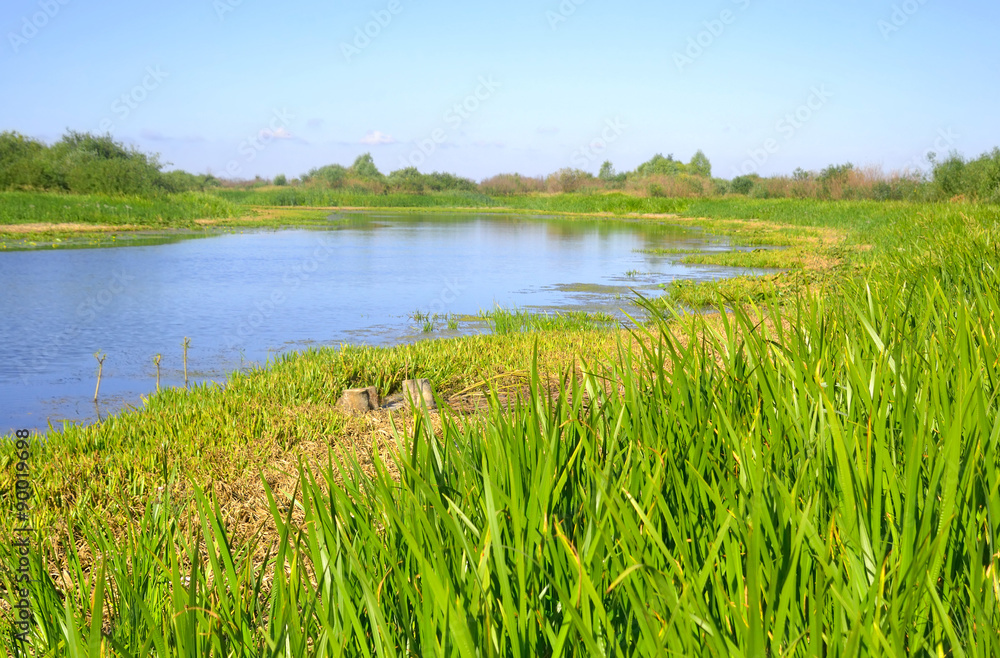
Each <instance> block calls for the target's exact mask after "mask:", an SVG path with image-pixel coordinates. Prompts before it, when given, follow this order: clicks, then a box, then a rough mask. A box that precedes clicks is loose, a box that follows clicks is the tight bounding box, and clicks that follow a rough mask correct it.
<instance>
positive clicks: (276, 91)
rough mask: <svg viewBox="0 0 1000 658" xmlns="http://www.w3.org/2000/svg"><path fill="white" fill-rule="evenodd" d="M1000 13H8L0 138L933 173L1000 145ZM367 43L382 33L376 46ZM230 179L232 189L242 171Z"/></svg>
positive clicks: (791, 8) (505, 166)
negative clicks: (924, 169)
mask: <svg viewBox="0 0 1000 658" xmlns="http://www.w3.org/2000/svg"><path fill="white" fill-rule="evenodd" d="M998 24H1000V7H998V5H997V3H995V2H986V1H985V0H976V1H973V0H950V2H947V3H946V2H944V0H922V1H921V0H906V1H905V2H902V1H882V0H877V1H874V2H873V1H865V2H862V1H860V0H844V1H841V2H836V3H834V2H790V1H779V0H771V1H770V2H765V1H763V0H717V1H714V2H704V3H680V2H672V1H667V2H662V1H661V2H647V1H640V0H631V1H630V0H624V1H623V0H618V1H617V2H610V1H609V0H538V1H528V0H505V1H503V2H500V1H499V0H479V1H477V2H452V1H447V2H433V1H432V0H352V1H350V2H347V1H344V0H323V1H320V0H287V1H285V2H274V1H273V0H272V1H269V0H175V1H174V2H170V3H166V2H151V1H146V2H142V1H138V0H128V1H125V0H102V1H101V2H100V3H94V2H90V3H88V2H84V1H83V0H4V2H3V5H2V7H0V35H2V36H3V43H2V44H0V91H2V98H3V100H2V104H0V130H16V131H19V132H21V133H24V134H27V135H30V136H33V137H37V138H41V139H44V140H46V141H49V142H51V141H55V140H57V139H58V138H59V137H60V136H61V134H62V133H63V131H64V130H65V129H67V128H70V129H73V130H81V131H83V130H89V131H94V132H98V131H101V132H103V131H110V132H111V133H112V134H113V135H114V136H115V137H116V138H117V139H119V140H122V141H125V142H128V143H131V144H134V145H136V146H137V147H138V148H141V149H143V150H147V151H153V152H158V153H160V154H161V159H162V161H163V162H166V163H171V165H172V166H171V167H169V168H174V167H179V168H183V169H187V170H189V171H194V172H206V171H211V172H213V173H215V174H216V175H221V176H227V175H231V176H237V177H243V178H252V177H253V176H254V175H257V174H259V175H262V176H265V177H271V176H273V175H275V174H278V173H286V174H287V175H288V176H289V177H293V176H296V175H298V174H300V173H303V172H305V171H307V170H309V169H310V168H312V167H316V166H320V165H323V164H329V163H334V162H338V163H342V164H350V162H352V161H353V159H354V158H355V157H356V156H357V155H359V154H361V153H364V152H366V151H370V152H371V153H372V155H373V156H374V158H375V162H376V164H377V165H378V166H379V168H380V169H381V170H382V171H385V172H389V171H391V170H395V169H399V168H401V167H403V166H409V165H410V164H413V165H417V166H418V168H419V169H420V170H421V171H449V172H453V173H457V174H460V175H463V176H468V177H471V178H475V179H477V180H478V179H482V178H484V177H487V176H489V175H492V174H496V173H501V172H513V171H517V172H520V173H522V174H528V175H537V174H545V173H549V172H552V171H555V170H558V169H560V168H562V167H579V168H582V169H587V170H589V171H592V172H595V173H596V171H597V170H598V168H599V167H600V165H601V162H603V161H604V160H611V161H612V162H613V163H614V165H615V166H616V168H617V169H619V170H628V169H633V168H635V166H637V165H638V164H640V163H641V162H643V161H645V160H648V159H649V158H650V157H651V156H652V155H654V154H655V153H663V154H668V153H672V154H673V155H674V156H675V157H677V158H679V159H683V160H687V159H689V158H690V157H691V155H692V154H693V153H694V152H695V151H696V150H697V149H702V150H703V151H704V152H705V153H706V154H707V155H708V157H709V158H710V160H711V161H712V164H713V167H714V170H713V173H714V174H715V175H716V176H720V177H724V178H731V177H732V176H734V175H737V174H739V173H746V172H750V171H756V172H759V173H761V174H764V175H769V174H774V173H790V172H791V171H792V170H794V169H795V168H796V167H800V166H801V167H804V168H806V169H819V168H822V167H823V166H826V165H828V164H831V163H840V162H845V161H851V162H854V163H855V164H858V165H882V166H883V167H885V168H886V169H896V168H901V167H904V166H921V165H923V166H925V165H926V160H925V159H924V156H925V154H926V153H927V151H928V150H936V151H937V152H944V151H948V150H951V149H957V150H959V151H961V152H963V153H964V154H966V155H978V154H979V153H981V152H983V151H986V150H989V149H991V148H992V147H994V146H997V145H1000V122H998V121H997V119H996V116H997V112H998V107H1000V102H998V101H1000V84H998V83H1000V79H998V78H1000V45H998V41H997V36H996V35H997V32H996V26H997V25H998ZM366 31H367V34H365V33H366ZM227 172H228V173H227Z"/></svg>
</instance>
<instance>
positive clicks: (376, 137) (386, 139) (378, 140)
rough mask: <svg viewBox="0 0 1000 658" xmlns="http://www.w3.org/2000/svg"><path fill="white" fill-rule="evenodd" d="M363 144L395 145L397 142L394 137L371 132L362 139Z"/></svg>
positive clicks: (376, 131)
mask: <svg viewBox="0 0 1000 658" xmlns="http://www.w3.org/2000/svg"><path fill="white" fill-rule="evenodd" d="M361 143H362V144H395V143H396V140H395V139H393V138H392V135H386V134H385V133H384V132H381V131H379V130H369V131H368V134H367V135H365V136H364V137H362V138H361Z"/></svg>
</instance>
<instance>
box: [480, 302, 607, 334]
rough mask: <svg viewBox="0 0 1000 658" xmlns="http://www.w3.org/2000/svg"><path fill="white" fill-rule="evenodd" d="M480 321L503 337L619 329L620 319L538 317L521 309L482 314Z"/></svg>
mask: <svg viewBox="0 0 1000 658" xmlns="http://www.w3.org/2000/svg"><path fill="white" fill-rule="evenodd" d="M479 319H480V320H483V321H485V322H486V325H487V327H489V329H490V331H492V332H493V333H494V334H497V335H500V336H505V335H508V334H517V333H523V332H532V331H591V330H600V329H614V328H618V326H619V322H618V319H617V318H615V317H614V316H612V315H608V314H607V313H590V312H586V311H566V312H562V313H535V312H532V311H527V310H524V309H520V308H495V309H493V310H492V311H480V313H479Z"/></svg>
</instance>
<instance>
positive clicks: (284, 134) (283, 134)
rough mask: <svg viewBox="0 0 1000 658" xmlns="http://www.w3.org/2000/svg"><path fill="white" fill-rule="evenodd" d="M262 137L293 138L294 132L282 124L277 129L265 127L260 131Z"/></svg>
mask: <svg viewBox="0 0 1000 658" xmlns="http://www.w3.org/2000/svg"><path fill="white" fill-rule="evenodd" d="M260 136H261V137H270V138H272V139H292V133H290V132H288V129H287V128H285V127H284V126H282V127H281V128H278V129H277V130H268V129H266V128H265V129H264V130H261V131H260Z"/></svg>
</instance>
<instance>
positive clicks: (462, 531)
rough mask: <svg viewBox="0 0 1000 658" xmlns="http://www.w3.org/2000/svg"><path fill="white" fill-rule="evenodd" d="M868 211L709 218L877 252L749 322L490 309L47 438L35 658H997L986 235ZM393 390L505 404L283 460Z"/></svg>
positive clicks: (792, 208) (972, 228)
mask: <svg viewBox="0 0 1000 658" xmlns="http://www.w3.org/2000/svg"><path fill="white" fill-rule="evenodd" d="M882 205H883V206H884V207H885V213H883V214H868V213H869V210H868V209H867V206H865V205H864V204H860V205H859V204H855V205H851V204H829V206H828V207H825V208H824V207H820V204H816V205H811V204H809V203H801V204H798V205H796V204H782V203H780V202H779V203H775V202H768V203H767V204H765V205H761V206H757V207H750V206H739V207H736V208H732V209H728V210H727V209H726V208H725V207H723V206H721V205H718V206H714V207H713V208H707V211H706V212H705V213H704V214H706V215H708V214H710V213H709V212H708V211H712V212H714V213H715V214H716V215H733V216H734V217H733V218H735V217H740V218H742V219H746V218H747V217H749V216H750V215H748V214H746V213H756V214H759V215H761V216H764V215H766V217H764V219H765V220H767V221H769V222H773V223H775V224H777V223H779V216H785V215H788V216H794V217H795V219H790V220H788V223H790V224H791V225H792V226H793V228H802V229H806V228H810V227H812V228H815V227H819V228H832V229H836V230H839V231H843V232H844V233H845V234H846V236H847V237H846V241H847V243H848V244H850V245H855V246H860V245H868V246H870V247H871V248H870V249H868V250H863V251H862V250H852V251H844V253H843V259H844V262H843V263H841V264H840V265H838V266H837V269H836V270H835V271H834V272H832V273H829V274H825V275H823V276H824V278H823V279H822V280H820V281H815V282H812V283H809V284H808V285H800V286H795V287H786V288H783V289H782V287H781V283H780V280H778V279H776V278H769V279H756V280H755V281H756V283H755V284H754V285H757V286H759V287H760V290H761V291H762V297H760V301H759V302H758V303H756V304H754V303H750V302H752V300H751V299H745V300H741V301H743V302H744V303H742V304H734V303H733V300H732V299H727V298H724V297H719V296H718V295H716V296H715V297H714V299H712V300H711V301H712V303H713V306H714V307H715V308H716V309H718V310H719V311H721V312H720V313H717V314H713V315H704V316H701V315H685V316H677V317H675V316H673V315H672V312H671V311H669V310H667V309H666V308H665V307H663V306H660V305H658V304H646V306H647V309H646V310H647V312H648V313H649V316H650V317H649V323H648V324H647V325H644V326H643V327H639V328H636V329H635V330H634V331H635V332H636V335H635V336H634V337H632V338H630V337H629V336H628V335H623V334H622V333H621V332H609V331H589V330H585V329H588V328H589V327H590V326H592V325H589V324H588V323H587V322H583V321H582V320H577V321H573V320H568V319H560V320H555V321H554V322H556V324H557V326H558V330H557V331H550V330H547V327H546V326H545V322H547V321H548V320H547V319H546V320H543V319H540V318H539V317H538V316H532V315H531V314H525V313H524V312H523V311H519V310H517V309H514V310H502V309H498V310H497V311H494V312H493V315H491V316H490V319H491V321H492V322H494V323H495V325H496V327H498V328H502V330H501V331H498V332H497V334H498V335H492V336H476V337H468V338H461V339H456V340H449V341H426V342H422V343H419V344H417V345H410V346H403V347H398V348H392V349H378V348H357V347H349V348H345V349H344V350H342V351H340V352H333V351H329V350H317V351H311V352H307V353H305V354H303V355H301V356H291V357H286V358H283V359H281V360H280V361H279V362H278V363H277V364H276V365H275V366H274V367H272V368H271V369H270V370H260V371H255V372H253V373H249V374H246V375H236V376H234V378H233V379H232V380H231V382H230V383H229V384H228V385H227V386H226V387H224V388H223V387H202V388H197V389H194V390H193V391H191V392H185V391H164V392H163V393H161V394H159V395H157V396H154V397H153V398H151V399H150V402H149V404H148V405H147V407H146V408H144V409H143V410H141V411H136V412H133V413H131V414H127V415H124V416H122V417H119V418H114V419H109V420H108V421H107V422H105V423H104V424H103V425H101V426H98V427H92V428H86V429H69V430H66V431H64V432H61V433H53V434H50V435H49V436H48V437H46V438H45V441H44V442H42V441H39V442H37V443H36V444H35V445H34V446H33V451H34V455H33V457H32V463H33V464H35V468H36V469H37V470H36V474H35V478H36V480H35V482H36V486H37V488H38V493H39V496H38V500H37V503H36V512H35V514H36V518H37V524H36V527H38V528H39V533H38V535H37V536H36V537H35V538H34V549H33V551H32V553H31V554H30V556H29V563H30V565H31V569H32V570H33V575H34V577H35V581H34V582H33V583H32V584H31V585H30V587H29V591H30V595H31V600H32V605H33V606H34V610H35V613H36V616H35V622H36V626H35V627H34V628H33V630H32V641H33V646H34V647H35V655H57V656H71V657H73V658H75V657H76V656H99V655H114V656H143V655H147V654H148V655H150V656H157V657H159V656H188V655H206V656H207V655H213V656H279V655H280V656H313V655H322V656H340V655H344V656H355V655H360V656H417V655H419V656H490V655H492V656H535V655H540V656H575V655H587V656H592V655H615V656H619V655H620V656H675V655H682V656H688V655H697V656H753V657H757V656H803V657H805V656H831V657H832V656H852V657H853V656H886V655H891V656H980V657H983V658H987V657H992V656H996V655H998V654H1000V631H998V630H997V629H1000V599H998V596H1000V595H998V593H1000V551H998V549H997V546H998V542H1000V417H998V406H1000V402H998V400H1000V388H998V387H1000V352H998V348H997V346H998V345H1000V340H998V338H1000V337H998V336H997V326H998V325H997V318H998V317H1000V222H998V216H997V211H996V210H995V209H992V208H988V207H974V206H959V207H953V206H946V205H942V206H904V205H902V204H901V205H900V206H899V207H893V206H892V204H882ZM703 210H706V208H703ZM852 212H853V213H854V219H853V223H852V220H851V217H850V213H852ZM872 213H874V211H872ZM907 213H909V214H907ZM801 214H806V216H805V217H802V216H800V215H801ZM726 219H730V218H728V217H717V218H716V219H715V220H713V221H723V220H726ZM810 221H811V222H812V223H811V224H810V223H809V222H810ZM767 230H772V229H771V228H768V229H767ZM806 237H810V236H806ZM807 274H808V271H802V272H798V273H795V274H794V276H806V275H807ZM781 276H793V275H781ZM817 276H818V275H817ZM778 289H781V290H782V293H781V294H780V295H779V294H777V292H776V290H778ZM719 292H722V291H721V290H720V291H719ZM727 310H728V312H726V311H727ZM588 322H589V321H588ZM607 348H610V349H607ZM533 354H537V359H538V365H537V367H536V366H533V365H532V355H533ZM574 356H580V357H581V358H577V359H574ZM574 361H575V362H576V363H577V364H578V365H580V364H583V363H584V362H585V364H586V365H585V366H584V367H582V368H574V367H573V364H574ZM552 375H555V377H554V378H553V377H552ZM562 375H565V376H562ZM414 376H418V377H419V376H423V377H428V378H430V379H431V380H432V383H433V384H434V386H435V388H436V389H437V390H438V391H439V392H441V393H443V394H445V395H448V394H451V393H458V392H462V391H463V390H466V389H468V388H469V387H474V388H478V389H480V390H481V389H483V388H484V387H487V386H491V385H492V386H493V387H495V388H497V389H503V390H504V391H505V392H507V391H512V390H514V391H516V390H521V388H523V387H526V386H527V387H529V390H528V391H527V393H528V395H526V396H525V397H524V398H523V399H522V398H519V397H517V396H515V397H505V396H504V397H500V396H498V397H497V399H495V400H494V401H493V403H492V404H491V406H490V408H489V410H488V412H487V413H486V414H485V415H482V416H472V417H461V416H457V415H450V414H445V415H444V417H443V418H442V419H440V420H438V419H436V418H432V417H430V416H429V415H421V414H417V415H415V416H412V417H410V418H409V419H408V420H409V422H408V423H407V424H406V425H405V427H404V426H403V425H402V420H403V419H400V420H399V424H398V425H397V430H398V432H397V433H396V434H395V435H393V434H392V433H389V434H388V435H387V436H388V437H389V440H390V442H391V443H392V444H393V446H394V448H393V449H391V450H375V449H372V450H371V451H370V454H369V455H368V456H367V457H366V459H367V461H365V460H363V459H362V458H361V457H356V456H353V455H352V454H350V453H345V452H344V451H335V452H333V453H332V454H330V456H329V457H328V458H327V459H321V460H319V461H318V462H317V460H315V459H304V460H303V461H304V465H303V467H302V469H301V471H298V470H297V469H296V468H295V465H294V463H293V464H291V465H287V461H288V458H289V456H290V455H295V454H296V453H306V452H308V454H309V455H315V451H313V452H309V451H307V450H306V445H307V443H312V444H315V445H318V446H319V447H320V448H323V449H329V448H330V447H331V446H336V445H337V444H338V442H340V441H341V440H342V439H341V436H342V434H343V433H344V432H346V431H347V429H349V428H350V427H352V425H351V424H352V423H360V422H363V421H357V420H351V419H347V418H344V417H341V416H339V415H337V414H336V413H335V412H334V411H332V409H331V408H330V407H331V405H332V403H333V401H334V400H335V399H336V396H337V395H338V394H339V392H340V391H341V390H342V389H343V388H344V387H347V386H353V385H369V384H372V385H377V386H379V387H380V389H381V390H382V391H385V392H389V391H393V390H398V387H399V385H400V383H401V381H402V379H404V378H407V377H414ZM553 381H556V382H560V383H559V384H558V386H555V387H553ZM381 436H386V435H381ZM369 441H370V443H371V442H372V441H374V440H373V439H370V440H369ZM276 446H277V447H278V448H280V450H278V449H277V448H276ZM356 446H357V444H356ZM324 452H325V450H324ZM274 461H282V463H284V464H286V465H285V466H283V468H285V469H286V470H291V471H294V472H293V473H290V474H289V476H288V477H290V478H291V479H292V480H293V481H295V482H297V483H298V484H297V488H296V487H295V486H291V487H289V486H288V484H287V482H286V481H281V482H278V481H277V480H276V479H275V476H274V474H273V468H271V467H270V466H267V465H268V464H270V463H272V462H274ZM13 463H14V455H13V452H12V450H11V449H10V447H9V446H4V447H0V478H7V479H0V492H2V493H0V500H2V504H3V505H4V506H5V507H8V508H9V506H10V505H9V504H10V500H11V494H10V492H11V486H10V478H11V477H12V476H11V475H10V473H11V472H12V466H13ZM262 469H263V472H261V470H262ZM248 474H249V476H250V477H251V478H253V477H256V482H257V484H256V486H257V487H258V488H259V489H255V491H256V490H259V491H261V492H262V494H261V496H262V498H263V504H262V505H260V506H258V508H255V509H256V511H254V510H251V509H248V507H247V506H246V505H243V504H242V503H241V502H240V501H242V500H244V499H245V498H246V497H247V496H249V495H251V494H250V493H249V492H250V488H249V487H250V485H249V484H247V482H248V481H249V480H247V478H248ZM160 487H163V489H162V491H160ZM260 507H262V508H263V512H261V511H260ZM248 518H249V520H247V519H248ZM2 523H4V524H10V523H12V520H10V518H9V517H5V518H4V520H3V521H2ZM248 527H249V528H252V529H254V530H253V532H251V533H249V534H248V533H247V528H248ZM0 528H2V529H3V533H4V536H9V534H8V526H7V525H3V526H0ZM60 533H72V535H73V536H74V538H75V540H76V541H75V542H72V543H66V544H62V545H61V546H58V545H54V542H53V541H52V540H53V537H58V536H60ZM0 561H2V563H3V564H4V566H5V569H4V570H3V571H2V572H0V573H2V574H3V576H2V577H3V582H4V583H5V585H6V588H7V598H8V600H11V599H13V596H12V594H11V584H12V583H11V580H10V579H11V574H12V573H13V565H14V564H15V555H14V553H13V551H12V549H10V548H9V547H0ZM62 568H65V570H66V572H67V575H68V576H67V577H68V581H69V583H70V586H67V585H66V584H63V583H61V582H57V581H56V580H54V579H53V578H52V577H51V576H50V575H49V574H50V572H51V571H53V570H54V571H59V570H60V569H62ZM2 623H3V622H0V625H2ZM0 631H2V629H0ZM7 637H9V636H7Z"/></svg>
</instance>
